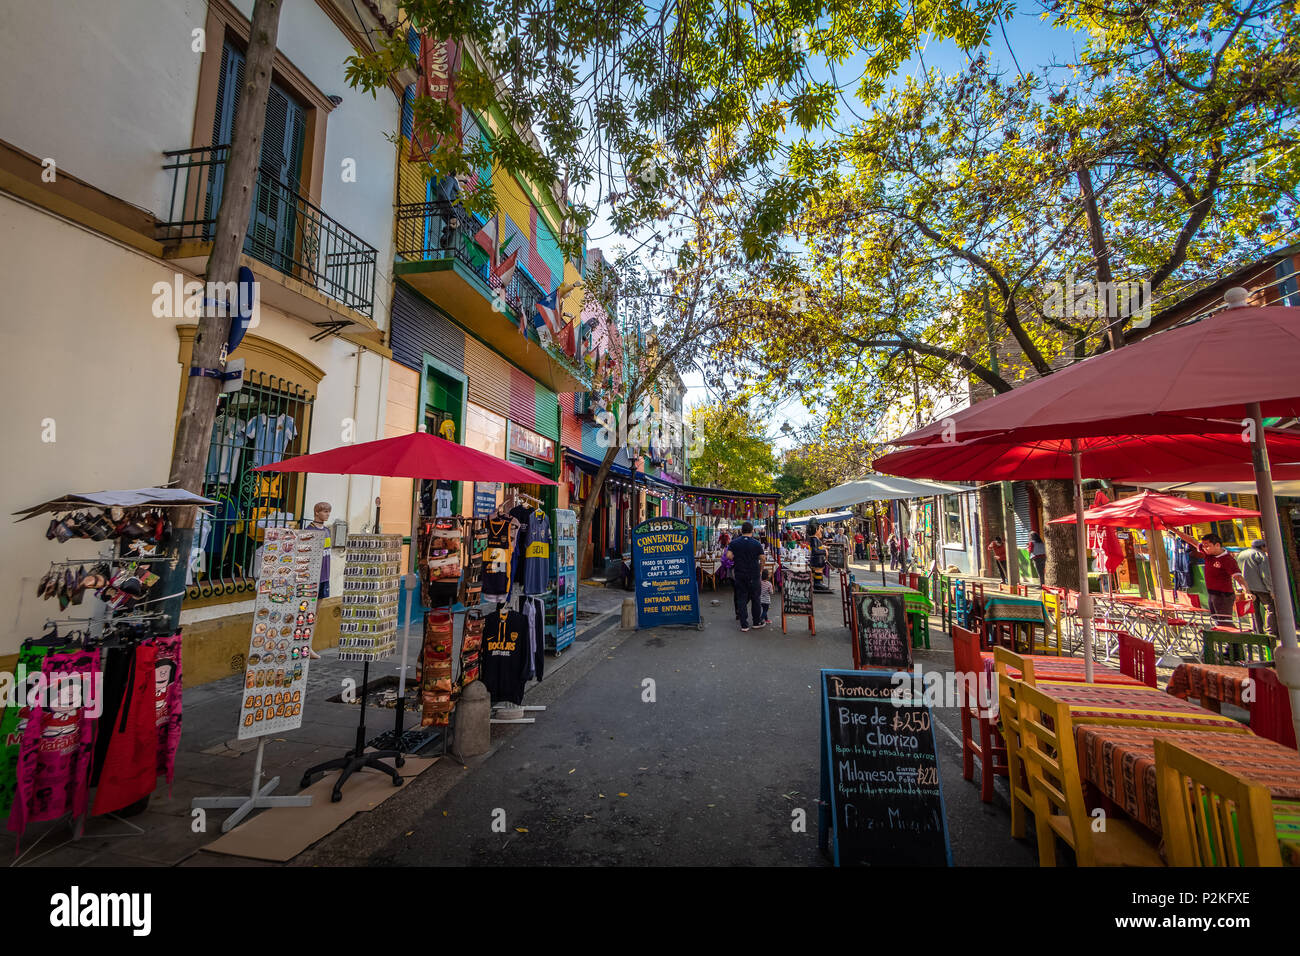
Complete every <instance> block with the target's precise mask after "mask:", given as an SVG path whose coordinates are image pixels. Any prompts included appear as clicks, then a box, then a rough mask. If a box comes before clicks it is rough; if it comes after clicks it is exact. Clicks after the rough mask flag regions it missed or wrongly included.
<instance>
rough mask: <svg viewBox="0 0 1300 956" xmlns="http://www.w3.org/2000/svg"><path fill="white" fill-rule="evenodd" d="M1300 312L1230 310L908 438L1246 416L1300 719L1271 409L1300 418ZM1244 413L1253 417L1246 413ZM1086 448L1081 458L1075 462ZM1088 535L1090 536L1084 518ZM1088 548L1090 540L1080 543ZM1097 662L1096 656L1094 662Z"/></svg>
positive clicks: (1299, 660)
mask: <svg viewBox="0 0 1300 956" xmlns="http://www.w3.org/2000/svg"><path fill="white" fill-rule="evenodd" d="M1297 357H1300V309H1295V308H1288V307H1286V306H1273V307H1267V308H1235V309H1232V308H1230V309H1228V310H1226V311H1225V312H1222V313H1220V314H1218V315H1215V316H1212V317H1210V318H1207V319H1202V320H1201V321H1199V322H1193V323H1189V324H1187V325H1183V326H1179V327H1178V328H1174V329H1171V330H1169V331H1166V332H1161V333H1159V334H1156V335H1152V336H1150V337H1148V338H1145V339H1143V340H1141V341H1140V342H1136V343H1134V344H1133V345H1128V346H1125V347H1124V348H1121V349H1116V350H1114V351H1111V352H1107V353H1104V354H1102V355H1099V356H1096V357H1095V358H1091V359H1088V360H1086V361H1083V362H1080V363H1078V364H1077V365H1072V366H1070V367H1068V368H1065V369H1062V370H1060V371H1059V372H1055V373H1053V374H1051V375H1047V376H1044V377H1043V378H1041V379H1038V380H1037V381H1034V382H1030V383H1028V384H1027V385H1025V386H1023V387H1021V388H1017V389H1013V390H1012V391H1010V392H1007V393H1004V394H1002V395H998V396H996V397H994V398H992V399H989V400H988V401H985V402H979V403H978V404H976V405H974V406H972V407H971V408H968V409H964V410H962V411H960V412H957V413H956V414H953V415H951V416H949V417H948V418H946V419H943V420H941V421H939V422H935V423H933V424H931V425H928V426H926V427H925V428H922V429H918V430H917V431H914V432H911V433H909V434H907V435H905V436H903V437H902V438H901V439H899V440H898V442H897V444H903V445H917V444H927V443H932V442H951V441H952V440H953V439H954V438H960V439H962V440H966V439H970V438H975V437H979V436H988V435H995V434H1001V435H1003V436H1004V437H1005V438H1006V439H1007V440H1008V441H1018V440H1028V439H1035V438H1072V439H1077V438H1082V437H1086V436H1090V435H1104V434H1107V433H1110V434H1117V435H1129V434H1160V433H1170V434H1175V433H1178V432H1180V431H1182V432H1184V433H1186V432H1188V431H1195V430H1197V429H1187V428H1176V427H1174V428H1171V427H1169V426H1168V423H1163V424H1162V423H1161V421H1160V419H1161V418H1162V417H1165V416H1175V417H1177V416H1183V417H1188V416H1190V417H1192V418H1204V419H1224V420H1228V421H1231V420H1233V419H1236V420H1237V421H1238V422H1239V423H1241V424H1245V425H1249V426H1250V428H1249V431H1245V429H1243V431H1245V433H1246V435H1247V437H1249V438H1250V440H1251V442H1250V443H1251V446H1252V452H1253V456H1252V457H1253V465H1254V472H1255V481H1256V486H1257V488H1258V491H1259V498H1260V504H1261V509H1262V522H1261V524H1262V525H1263V530H1264V538H1265V540H1266V541H1267V543H1268V555H1269V562H1270V565H1271V569H1272V572H1273V579H1274V580H1275V581H1277V582H1278V587H1277V592H1276V594H1275V600H1276V601H1277V607H1276V610H1277V615H1278V621H1279V624H1280V627H1279V632H1280V634H1281V637H1282V643H1283V645H1284V646H1283V648H1282V649H1281V650H1280V651H1279V653H1278V655H1277V665H1278V674H1279V676H1280V677H1281V678H1282V680H1283V682H1284V683H1285V684H1286V685H1287V686H1288V687H1289V688H1291V705H1292V708H1291V709H1292V712H1293V714H1294V715H1295V720H1296V724H1297V727H1300V647H1297V644H1296V627H1295V612H1294V611H1293V609H1292V606H1291V592H1290V589H1289V588H1288V587H1286V586H1285V582H1286V581H1287V573H1286V565H1285V562H1284V560H1283V552H1282V549H1283V547H1284V545H1283V542H1282V531H1281V527H1280V526H1279V524H1278V519H1277V502H1276V501H1275V500H1274V497H1273V483H1272V478H1271V476H1270V473H1269V464H1268V451H1267V449H1266V448H1265V445H1264V441H1263V433H1264V429H1263V424H1262V418H1263V416H1265V415H1268V416H1281V417H1294V416H1297V415H1300V376H1297V375H1296V372H1295V369H1296V359H1297ZM1243 416H1244V418H1245V419H1246V421H1243ZM1199 430H1201V431H1206V432H1208V431H1211V430H1215V431H1221V432H1222V431H1224V430H1225V426H1224V424H1223V422H1222V421H1219V422H1217V423H1216V422H1210V421H1206V422H1205V423H1204V424H1203V425H1202V426H1201V428H1200V429H1199ZM1078 459H1079V456H1078V455H1076V456H1075V461H1076V466H1077V463H1078ZM1075 480H1076V484H1075V486H1076V495H1075V512H1076V514H1078V515H1082V514H1083V498H1082V494H1081V492H1080V491H1079V470H1078V468H1077V467H1076V470H1075ZM1078 534H1079V537H1080V539H1082V537H1083V523H1082V522H1080V523H1079V528H1078ZM1079 553H1080V555H1082V554H1083V541H1082V540H1080V541H1079ZM1090 603H1091V602H1090V601H1089V600H1088V598H1087V590H1086V587H1085V588H1082V589H1081V594H1080V605H1081V606H1080V614H1081V616H1083V617H1084V621H1085V626H1084V635H1085V644H1086V645H1087V647H1088V649H1089V653H1088V655H1087V656H1088V658H1089V659H1091V652H1090V650H1091V643H1092V642H1091V626H1090V625H1091V608H1090ZM1089 670H1091V665H1089Z"/></svg>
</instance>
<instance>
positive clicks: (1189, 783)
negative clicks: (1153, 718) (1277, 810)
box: [1155, 737, 1282, 866]
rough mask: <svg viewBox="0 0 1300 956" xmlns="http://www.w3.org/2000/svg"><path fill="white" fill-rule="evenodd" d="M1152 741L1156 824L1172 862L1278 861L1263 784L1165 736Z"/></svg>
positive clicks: (1256, 863)
mask: <svg viewBox="0 0 1300 956" xmlns="http://www.w3.org/2000/svg"><path fill="white" fill-rule="evenodd" d="M1155 744H1156V793H1157V794H1158V795H1159V798H1160V827H1161V830H1162V831H1163V833H1164V838H1165V850H1166V852H1167V853H1168V855H1169V862H1170V864H1172V865H1173V866H1281V865H1282V852H1281V850H1279V849H1278V845H1277V833H1276V831H1275V829H1274V824H1273V800H1272V798H1271V797H1270V796H1269V792H1268V788H1267V787H1264V786H1262V785H1260V784H1257V783H1252V782H1251V781H1249V780H1244V779H1242V778H1241V777H1238V776H1236V775H1234V774H1232V773H1230V772H1229V771H1227V770H1225V769H1223V768H1222V767H1219V766H1217V765H1215V764H1212V763H1210V762H1209V761H1208V760H1204V759H1202V758H1200V757H1198V756H1196V755H1195V754H1193V753H1189V752H1187V751H1186V750H1183V749H1182V748H1181V747H1178V746H1175V745H1174V744H1173V743H1172V742H1170V741H1168V740H1163V739H1161V738H1160V737H1157V738H1156V740H1155ZM1229 835H1230V836H1229ZM1225 836H1227V837H1228V838H1227V839H1225Z"/></svg>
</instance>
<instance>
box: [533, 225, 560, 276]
mask: <svg viewBox="0 0 1300 956" xmlns="http://www.w3.org/2000/svg"><path fill="white" fill-rule="evenodd" d="M537 254H538V255H539V256H541V257H542V261H543V262H545V263H546V268H547V270H548V271H549V272H550V273H551V276H552V277H553V278H554V279H555V284H556V285H559V284H560V282H561V281H562V277H563V275H564V256H562V255H560V245H559V243H558V242H556V241H555V235H554V234H553V233H552V232H551V230H550V228H549V227H548V226H547V225H546V222H545V221H544V220H543V219H542V216H541V213H538V215H537ZM546 291H547V292H549V291H550V289H547V290H546Z"/></svg>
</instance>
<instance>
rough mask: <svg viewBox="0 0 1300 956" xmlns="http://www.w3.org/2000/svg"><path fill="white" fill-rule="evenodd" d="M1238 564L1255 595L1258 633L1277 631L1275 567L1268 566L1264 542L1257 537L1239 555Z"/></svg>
mask: <svg viewBox="0 0 1300 956" xmlns="http://www.w3.org/2000/svg"><path fill="white" fill-rule="evenodd" d="M1237 564H1238V565H1239V566H1240V567H1241V576H1242V578H1244V579H1245V581H1246V588H1247V589H1248V590H1249V591H1250V593H1251V594H1252V595H1254V597H1255V607H1254V609H1253V610H1252V611H1251V613H1252V614H1253V615H1254V618H1255V633H1256V634H1272V635H1273V636H1274V637H1277V636H1278V633H1277V606H1276V605H1275V604H1274V603H1273V569H1272V568H1270V567H1269V566H1268V551H1267V550H1265V548H1264V542H1263V540H1261V539H1260V538H1256V539H1255V540H1254V541H1252V542H1251V543H1250V547H1249V548H1247V549H1246V550H1245V551H1243V552H1241V554H1239V555H1237Z"/></svg>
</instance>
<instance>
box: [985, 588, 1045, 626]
mask: <svg viewBox="0 0 1300 956" xmlns="http://www.w3.org/2000/svg"><path fill="white" fill-rule="evenodd" d="M984 620H985V621H987V622H988V623H990V624H1043V625H1045V624H1046V623H1047V612H1046V610H1045V609H1044V608H1043V602H1042V601H1040V600H1038V599H1037V598H1027V597H1018V596H1015V595H1011V594H997V593H988V594H985V595H984Z"/></svg>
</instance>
